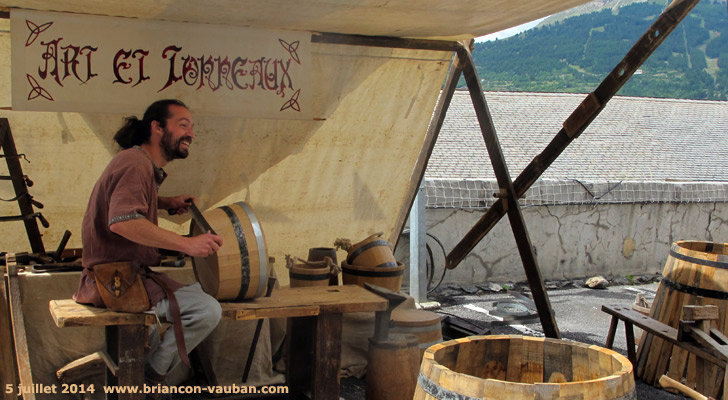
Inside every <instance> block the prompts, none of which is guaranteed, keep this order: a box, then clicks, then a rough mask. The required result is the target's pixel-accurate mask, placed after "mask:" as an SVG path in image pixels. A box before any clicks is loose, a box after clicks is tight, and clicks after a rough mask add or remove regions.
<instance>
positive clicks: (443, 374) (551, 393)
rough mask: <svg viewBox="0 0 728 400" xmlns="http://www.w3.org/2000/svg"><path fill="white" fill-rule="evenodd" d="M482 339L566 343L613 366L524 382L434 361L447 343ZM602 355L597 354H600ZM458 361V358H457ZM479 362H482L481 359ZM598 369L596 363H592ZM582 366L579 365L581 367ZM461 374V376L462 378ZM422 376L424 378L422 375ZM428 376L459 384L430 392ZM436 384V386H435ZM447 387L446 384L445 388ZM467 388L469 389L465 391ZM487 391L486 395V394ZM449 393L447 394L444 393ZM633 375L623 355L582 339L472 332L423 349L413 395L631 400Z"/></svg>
mask: <svg viewBox="0 0 728 400" xmlns="http://www.w3.org/2000/svg"><path fill="white" fill-rule="evenodd" d="M485 340H508V344H509V345H510V344H511V343H512V342H520V349H519V350H523V347H524V346H525V347H528V345H534V346H535V348H541V349H543V346H544V344H546V345H559V346H560V345H564V344H566V345H568V346H571V347H572V348H579V349H581V350H583V351H587V352H589V354H591V353H594V354H596V357H592V358H594V359H595V361H596V362H597V363H599V361H602V362H605V361H608V363H607V365H605V368H610V367H611V368H612V369H613V370H615V371H614V372H613V373H612V374H610V375H609V376H604V377H599V378H596V379H590V380H586V381H580V382H569V383H534V384H525V383H517V382H509V381H504V380H500V379H493V378H489V379H483V378H479V377H475V376H469V375H464V374H459V373H457V372H455V371H453V370H452V369H450V368H447V367H446V366H444V365H442V364H440V363H439V362H438V361H436V359H437V358H443V359H445V358H447V357H450V358H452V357H451V355H450V356H443V357H439V356H440V355H441V354H440V353H442V352H444V351H448V350H449V349H448V347H454V346H455V345H456V344H463V343H470V342H472V341H485ZM517 348H519V346H516V348H514V349H513V350H516V349H517ZM508 350H509V355H510V354H513V355H518V354H519V352H518V351H511V347H510V346H508ZM450 353H451V354H452V353H457V354H458V355H459V354H460V353H463V354H473V353H477V351H472V350H467V349H466V350H463V351H457V352H454V351H450ZM602 354H603V356H600V355H602ZM458 362H460V360H458ZM481 364H482V363H481ZM511 364H513V365H517V364H520V362H514V363H511V362H510V359H509V365H511ZM596 368H597V369H599V365H597V367H596ZM581 369H582V370H583V369H584V368H583V367H582V368H581ZM463 377H465V378H463ZM423 378H424V379H423ZM430 378H431V379H430ZM425 379H426V380H429V381H430V383H435V384H436V385H437V384H438V383H439V382H445V383H446V384H449V385H450V387H453V386H455V385H456V387H458V388H459V390H458V391H457V392H454V391H452V390H450V391H448V392H447V393H444V395H443V396H437V395H434V396H433V395H431V394H430V393H428V392H427V390H425V389H424V388H423V386H425V385H426V383H424V384H423V382H424V380H425ZM438 387H440V386H438ZM445 389H447V388H445ZM468 390H470V391H468ZM486 394H487V396H486ZM447 396H449V397H447ZM635 396H636V394H635V386H634V376H633V370H632V365H631V363H630V362H629V360H627V359H626V357H624V356H622V355H620V354H619V353H616V352H614V351H612V350H608V349H604V348H601V347H599V346H589V345H586V344H583V343H575V342H565V341H561V340H557V339H544V338H530V337H524V336H519V335H497V336H496V335H494V336H472V337H469V338H462V339H456V340H451V341H448V342H443V343H439V344H436V345H434V346H432V347H430V348H429V349H427V351H425V356H424V358H423V361H422V364H421V367H420V373H419V375H418V385H417V388H416V390H415V396H414V399H416V400H418V399H438V398H453V399H455V398H456V399H461V400H468V399H481V398H488V399H533V398H541V399H562V398H563V399H584V400H586V399H620V400H628V399H629V400H632V399H635V398H636V397H635Z"/></svg>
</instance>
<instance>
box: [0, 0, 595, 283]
mask: <svg viewBox="0 0 728 400" xmlns="http://www.w3.org/2000/svg"><path fill="white" fill-rule="evenodd" d="M583 2H584V1H583V0H578V1H577V0H574V1H568V2H563V1H547V2H539V3H537V4H534V3H533V2H527V1H519V2H513V1H508V2H506V1H462V2H460V1H457V2H451V1H448V2H441V1H425V2H421V1H418V2H408V1H395V2H391V1H390V2H375V1H365V2H358V1H344V2H323V1H322V2H318V1H308V2H303V3H300V2H282V1H274V2H239V1H204V2H200V1H192V0H174V1H165V2H157V1H129V2H123V3H115V2H106V1H0V6H5V7H8V8H9V11H10V13H12V9H13V8H14V7H22V8H27V9H37V10H48V11H61V12H70V13H83V14H98V15H109V16H121V17H132V18H145V19H160V20H168V21H189V22H203V23H221V24H231V25H241V26H250V27H255V28H266V29H295V30H306V31H311V32H314V33H315V32H333V33H344V34H363V35H381V36H392V37H408V38H419V39H447V40H455V39H457V40H468V39H471V38H473V37H476V36H481V35H485V34H488V33H492V32H495V31H498V30H501V29H504V28H507V27H510V26H515V25H518V24H521V23H523V22H527V21H530V20H533V19H536V18H539V17H543V16H546V15H549V14H552V13H555V12H558V11H561V10H563V9H566V8H569V7H572V6H575V5H577V4H580V3H583ZM191 34H192V33H191ZM9 35H12V32H7V31H6V32H4V33H3V34H2V37H1V38H0V39H2V41H1V42H0V44H1V45H2V47H1V48H0V50H1V51H2V52H3V53H4V54H5V56H4V57H1V58H0V63H2V65H0V78H1V79H0V106H3V107H5V108H8V107H11V103H10V86H11V82H9V76H10V73H9V71H10V65H9V64H8V62H9V57H7V53H8V52H9V49H8V47H9V46H8V41H9ZM231 40H238V38H231ZM312 58H313V68H312V74H311V87H312V88H314V90H313V116H314V118H313V120H310V121H294V120H262V119H239V118H219V117H206V116H198V117H197V139H196V141H195V143H194V144H193V148H192V151H191V155H190V157H189V158H188V159H187V160H184V161H178V162H174V163H172V164H170V165H169V166H168V168H167V171H168V172H169V174H170V178H169V179H168V180H167V181H166V182H165V184H164V185H163V186H162V189H161V192H162V193H163V194H172V193H191V194H194V195H196V196H198V197H199V199H200V206H201V208H203V209H204V208H211V207H214V206H219V205H224V204H229V203H232V202H235V201H239V200H244V201H247V202H248V203H250V204H251V205H252V206H253V207H254V208H255V210H256V214H257V215H258V217H259V219H260V221H261V225H262V227H263V229H264V231H265V234H266V238H267V241H268V246H269V248H270V252H271V255H273V256H275V257H276V258H277V259H281V260H282V258H283V255H284V254H287V253H290V254H296V255H299V256H305V254H306V252H307V249H308V248H310V247H315V246H331V244H332V243H333V241H334V239H335V238H336V237H348V238H352V239H354V240H357V239H362V238H364V237H366V236H368V235H369V234H371V233H373V232H376V231H384V232H385V237H387V238H390V239H393V238H395V237H396V236H397V235H398V234H399V232H398V230H399V229H401V221H400V220H401V217H400V215H401V214H402V213H403V212H404V213H405V214H406V208H408V207H409V204H411V199H410V198H408V197H410V193H411V192H412V190H410V189H409V186H410V185H411V183H412V182H413V181H415V183H416V181H418V180H419V176H416V174H413V171H414V166H415V163H416V160H417V158H418V155H419V154H420V151H421V148H422V146H423V138H424V136H425V133H426V130H427V126H428V123H429V121H430V117H431V114H432V110H433V108H434V106H435V103H436V101H437V97H438V94H439V93H440V89H441V87H442V84H443V81H444V79H445V77H446V74H447V71H448V67H449V65H450V61H451V58H452V52H450V51H431V50H405V49H392V48H381V47H368V46H358V45H341V44H327V43H317V42H316V41H315V40H314V43H313V44H312ZM183 100H184V99H183ZM147 103H148V101H147V100H146V99H139V111H138V113H139V114H140V113H142V112H143V110H144V108H145V107H146V105H147ZM193 112H194V110H193ZM0 116H2V117H6V118H8V119H9V122H10V127H11V129H12V131H13V136H14V137H15V140H16V142H17V147H18V149H19V152H21V153H25V154H27V156H28V158H29V159H30V160H31V163H30V164H27V163H24V165H23V168H24V171H25V173H26V174H27V175H28V176H30V177H31V178H32V179H33V180H34V182H35V186H34V187H33V188H32V189H31V194H32V195H33V196H34V197H35V199H36V200H38V201H40V202H42V203H44V204H45V206H46V207H45V209H44V210H43V214H44V215H45V216H46V218H47V219H48V220H49V221H50V223H51V227H50V228H49V229H44V230H42V233H43V235H44V241H45V243H46V246H48V247H50V248H53V247H54V246H55V245H56V243H58V242H59V241H60V238H61V235H62V234H63V232H64V230H66V229H68V230H71V231H72V232H73V233H74V236H73V237H72V239H71V242H70V243H69V246H70V247H74V246H75V247H80V223H81V217H82V215H83V211H84V209H85V206H86V201H87V198H88V195H89V193H90V191H91V188H92V186H93V183H94V182H95V180H96V178H97V177H98V175H99V174H100V172H101V170H102V169H103V168H104V166H105V165H106V163H107V161H108V160H109V159H110V157H111V156H112V155H113V154H114V152H115V151H116V149H115V148H114V147H113V146H112V141H111V137H112V135H113V133H114V131H115V130H116V129H117V128H118V127H119V126H120V123H121V118H122V116H123V115H120V114H116V113H114V110H113V109H110V110H109V113H108V114H99V113H93V114H91V113H61V112H59V113H39V112H32V113H31V112H12V111H2V113H0ZM11 190H12V189H11V188H10V185H7V187H1V188H0V197H2V198H9V197H12V195H11ZM0 207H2V208H0V213H3V214H5V215H8V214H12V213H14V212H15V207H16V206H15V204H13V203H3V204H0ZM403 209H405V210H404V211H403ZM186 221H187V219H186V218H184V219H172V220H170V221H163V222H162V224H163V226H166V227H167V228H169V229H174V230H177V231H179V232H180V233H186V230H187V227H186V224H185V222H186ZM1 229H2V231H3V232H6V234H4V235H3V238H2V245H1V246H0V247H1V248H2V249H3V250H5V251H12V252H19V251H27V250H28V247H27V238H26V237H25V234H24V230H23V225H22V223H20V222H17V223H4V225H3V226H2V228H1ZM279 275H281V274H279Z"/></svg>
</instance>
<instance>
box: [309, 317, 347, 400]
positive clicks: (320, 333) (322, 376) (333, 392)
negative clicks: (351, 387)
mask: <svg viewBox="0 0 728 400" xmlns="http://www.w3.org/2000/svg"><path fill="white" fill-rule="evenodd" d="M342 326H343V315H342V314H339V313H327V314H321V315H319V316H317V317H316V334H315V335H314V342H313V357H314V360H315V362H314V364H313V366H314V368H315V370H314V371H313V381H312V386H313V388H312V391H313V393H312V394H313V396H312V400H338V399H339V367H340V366H341V330H342Z"/></svg>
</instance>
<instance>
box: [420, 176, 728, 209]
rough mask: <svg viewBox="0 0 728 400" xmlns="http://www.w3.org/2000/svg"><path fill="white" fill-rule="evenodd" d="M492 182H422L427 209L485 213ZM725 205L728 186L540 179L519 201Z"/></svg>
mask: <svg viewBox="0 0 728 400" xmlns="http://www.w3.org/2000/svg"><path fill="white" fill-rule="evenodd" d="M498 192H499V187H498V183H497V182H496V181H495V180H484V179H457V180H456V179H425V195H426V199H427V200H426V207H427V208H463V209H484V208H488V207H490V206H491V205H492V204H493V203H494V202H495V201H497V200H498V199H497V198H496V197H495V196H494V194H495V193H498ZM713 202H728V182H670V181H621V180H614V181H604V182H586V181H580V180H578V179H559V180H556V179H541V180H538V181H537V182H536V183H535V184H534V185H533V186H531V188H529V189H528V191H527V192H526V195H525V196H524V198H522V199H520V200H519V203H520V204H521V206H522V207H533V206H544V205H596V204H635V203H713Z"/></svg>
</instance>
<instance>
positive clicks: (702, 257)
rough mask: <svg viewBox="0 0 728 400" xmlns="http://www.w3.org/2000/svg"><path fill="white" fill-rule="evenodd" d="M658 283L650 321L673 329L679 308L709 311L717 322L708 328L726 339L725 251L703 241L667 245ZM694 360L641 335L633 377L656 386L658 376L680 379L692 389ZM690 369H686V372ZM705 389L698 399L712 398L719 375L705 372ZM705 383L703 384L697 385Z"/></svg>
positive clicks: (725, 247) (727, 256)
mask: <svg viewBox="0 0 728 400" xmlns="http://www.w3.org/2000/svg"><path fill="white" fill-rule="evenodd" d="M662 275H663V278H662V281H661V282H660V286H659V287H658V289H657V292H656V293H655V299H654V301H653V302H652V307H651V308H650V317H651V318H653V319H656V320H658V321H660V322H662V323H664V324H667V325H669V326H671V327H673V328H677V327H678V326H679V324H680V317H681V312H682V308H683V306H685V305H699V306H704V305H715V306H717V307H718V310H719V314H720V318H719V320H718V321H717V324H716V325H715V326H714V328H717V329H719V330H720V331H721V332H723V333H724V334H725V333H728V326H726V318H725V315H726V300H728V245H727V244H722V243H712V242H704V241H688V240H685V241H678V242H675V243H673V244H672V246H671V248H670V255H669V257H668V258H667V262H666V263H665V269H664V270H663V272H662ZM695 363H696V360H695V356H691V355H689V354H688V352H687V351H685V350H683V349H681V348H679V347H677V346H673V345H672V344H670V343H668V342H666V341H664V340H662V339H659V338H657V337H655V336H653V335H651V334H648V333H644V334H643V335H642V338H641V340H640V346H639V350H638V353H637V366H636V368H635V373H636V376H637V377H638V378H641V379H642V380H643V381H645V382H646V383H649V384H653V385H656V384H657V382H658V380H659V379H660V377H661V376H662V375H663V374H668V375H669V376H670V377H672V378H674V379H677V378H682V377H683V376H684V377H685V378H686V383H687V384H688V386H692V384H694V383H695V381H696V377H695V370H696V369H695V368H694V366H695ZM689 366H691V367H690V368H688V367H689ZM707 373H708V374H709V375H708V377H709V379H707V380H708V381H712V382H713V384H711V385H709V386H710V387H706V388H701V389H702V391H701V392H703V393H706V392H707V393H711V392H712V393H715V392H717V391H718V388H719V386H720V384H721V382H722V379H723V378H722V377H723V375H722V373H719V371H718V370H717V368H715V367H712V368H710V369H709V370H708V372H707ZM698 381H702V382H705V381H706V380H705V379H698Z"/></svg>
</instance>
